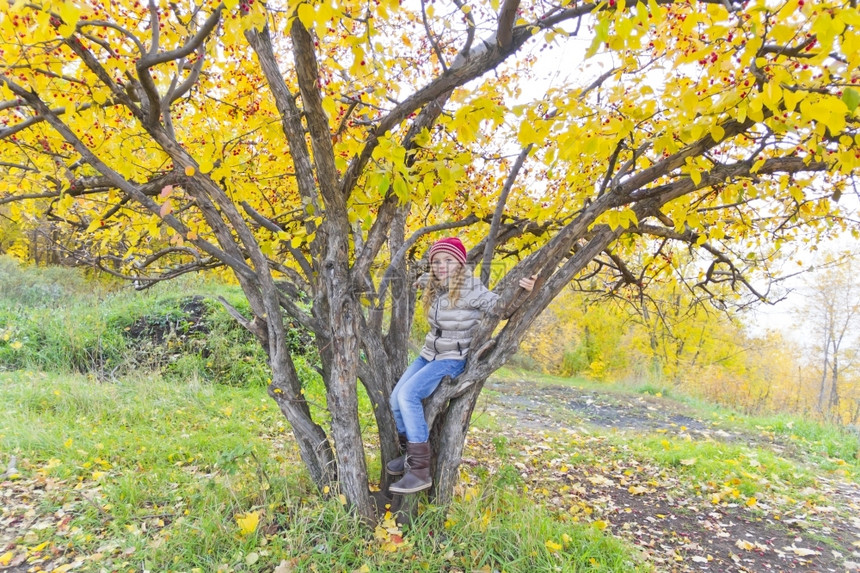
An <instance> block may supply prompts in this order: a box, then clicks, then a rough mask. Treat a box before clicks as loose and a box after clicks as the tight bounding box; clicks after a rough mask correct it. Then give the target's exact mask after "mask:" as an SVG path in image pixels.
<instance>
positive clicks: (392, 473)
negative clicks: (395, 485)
mask: <svg viewBox="0 0 860 573" xmlns="http://www.w3.org/2000/svg"><path fill="white" fill-rule="evenodd" d="M385 473H387V474H388V475H390V476H402V475H403V474H405V473H406V470H403V471H402V472H393V471H391V470H390V469H388V468H385Z"/></svg>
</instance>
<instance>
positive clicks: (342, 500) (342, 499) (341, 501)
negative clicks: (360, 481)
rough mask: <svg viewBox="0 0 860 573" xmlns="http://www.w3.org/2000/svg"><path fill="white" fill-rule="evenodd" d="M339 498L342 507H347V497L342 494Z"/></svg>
mask: <svg viewBox="0 0 860 573" xmlns="http://www.w3.org/2000/svg"><path fill="white" fill-rule="evenodd" d="M337 498H338V499H339V500H340V504H341V505H346V496H345V495H343V494H340V495H339V496H337Z"/></svg>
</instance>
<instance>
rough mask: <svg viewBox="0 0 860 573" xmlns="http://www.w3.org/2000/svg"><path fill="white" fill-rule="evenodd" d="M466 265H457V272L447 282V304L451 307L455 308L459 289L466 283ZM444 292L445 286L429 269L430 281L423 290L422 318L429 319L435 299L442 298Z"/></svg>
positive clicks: (458, 297) (458, 298)
mask: <svg viewBox="0 0 860 573" xmlns="http://www.w3.org/2000/svg"><path fill="white" fill-rule="evenodd" d="M466 269H467V267H466V265H458V266H457V270H456V271H455V272H454V273H453V274H452V275H451V278H450V279H449V281H448V303H449V304H450V305H451V306H456V305H457V301H458V300H460V289H461V288H463V285H464V284H465V283H466V275H467V274H468V273H467V271H466ZM444 291H445V285H444V284H442V281H440V280H439V279H437V278H436V275H434V274H433V271H432V269H431V271H430V280H428V281H427V286H426V288H425V289H424V316H425V317H428V318H429V317H430V309H431V308H432V306H433V303H434V302H435V301H436V299H437V298H439V297H440V296H442V293H443V292H444Z"/></svg>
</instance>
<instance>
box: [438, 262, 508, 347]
mask: <svg viewBox="0 0 860 573" xmlns="http://www.w3.org/2000/svg"><path fill="white" fill-rule="evenodd" d="M468 277H469V278H467V279H466V282H465V283H464V284H463V286H462V288H461V289H460V297H459V299H458V300H457V304H456V306H453V307H452V306H451V303H450V302H449V300H448V293H447V292H446V293H444V294H442V295H441V296H439V297H438V298H437V299H436V300H435V302H433V305H432V306H431V307H430V316H428V317H427V318H428V321H429V322H430V332H428V333H427V336H426V337H425V338H424V347H423V348H421V357H422V358H424V359H425V360H465V359H466V356H467V355H468V353H469V346H470V345H471V344H472V334H473V332H474V331H475V329H476V328H477V326H478V323H479V322H480V321H481V318H483V316H484V314H485V313H496V312H497V309H496V305H497V303H498V301H499V295H497V294H496V293H494V292H491V291H490V290H487V287H485V286H484V285H483V284H482V283H481V281H480V280H479V279H477V278H476V277H475V276H474V275H473V274H472V271H471V269H469V270H468Z"/></svg>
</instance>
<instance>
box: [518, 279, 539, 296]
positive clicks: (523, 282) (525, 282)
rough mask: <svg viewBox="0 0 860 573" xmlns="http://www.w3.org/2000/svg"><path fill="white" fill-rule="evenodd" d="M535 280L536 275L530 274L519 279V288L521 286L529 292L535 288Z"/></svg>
mask: <svg viewBox="0 0 860 573" xmlns="http://www.w3.org/2000/svg"><path fill="white" fill-rule="evenodd" d="M536 280H537V275H532V276H530V277H527V278H524V279H520V288H523V289H525V290H527V291H529V292H531V291H532V289H534V288H535V281H536Z"/></svg>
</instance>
